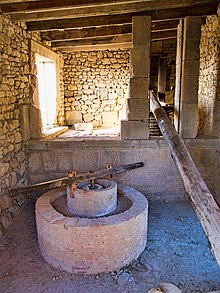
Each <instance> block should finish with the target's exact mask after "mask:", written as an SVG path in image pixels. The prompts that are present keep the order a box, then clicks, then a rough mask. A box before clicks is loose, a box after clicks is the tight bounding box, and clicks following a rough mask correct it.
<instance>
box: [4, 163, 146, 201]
mask: <svg viewBox="0 0 220 293" xmlns="http://www.w3.org/2000/svg"><path fill="white" fill-rule="evenodd" d="M143 166H144V163H143V162H138V163H133V164H128V165H122V166H118V167H111V168H108V169H102V170H98V171H94V172H89V173H82V174H78V175H76V176H74V177H72V178H70V177H63V178H59V179H55V180H50V181H46V182H41V183H37V184H33V185H30V186H24V187H18V188H11V189H9V190H8V194H9V196H11V197H18V196H21V195H23V194H27V193H31V192H37V191H43V190H48V189H54V188H59V187H62V186H67V185H70V184H73V183H77V182H81V181H88V180H92V179H98V178H104V177H106V176H108V175H113V174H119V173H122V172H126V171H130V170H133V169H137V168H141V167H143Z"/></svg>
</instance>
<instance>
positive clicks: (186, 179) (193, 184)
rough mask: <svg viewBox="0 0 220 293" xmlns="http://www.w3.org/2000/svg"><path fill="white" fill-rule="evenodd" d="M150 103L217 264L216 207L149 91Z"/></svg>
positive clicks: (219, 222) (219, 227)
mask: <svg viewBox="0 0 220 293" xmlns="http://www.w3.org/2000/svg"><path fill="white" fill-rule="evenodd" d="M150 107H151V111H152V112H153V114H154V116H155V118H156V120H157V123H158V125H159V127H160V130H161V132H162V134H163V137H164V139H165V141H166V142H167V144H168V146H169V148H170V150H171V154H172V157H173V159H174V162H175V163H176V166H177V168H178V170H179V173H180V175H181V177H182V180H183V183H184V186H185V189H186V192H187V193H188V194H189V196H190V200H191V203H192V206H193V208H194V210H195V212H196V214H197V217H198V219H199V221H200V223H201V225H202V227H203V230H204V232H205V235H206V236H207V239H208V241H209V243H210V246H211V250H212V253H213V255H214V257H215V259H216V261H217V263H218V265H219V267H220V209H219V207H218V205H217V203H216V202H215V200H214V198H213V196H212V194H211V192H210V191H209V189H208V187H207V185H206V183H205V182H204V180H203V179H202V176H201V175H200V173H199V171H198V169H197V168H196V165H195V164H194V162H193V160H192V158H191V156H190V153H189V151H188V150H187V148H186V146H185V144H184V142H183V140H182V139H181V138H180V136H179V135H178V133H177V132H176V130H175V129H174V127H173V125H172V123H171V122H170V120H169V118H168V116H167V114H166V113H165V111H164V109H163V108H162V107H161V105H160V103H159V102H158V100H157V98H156V96H155V94H154V93H153V92H150Z"/></svg>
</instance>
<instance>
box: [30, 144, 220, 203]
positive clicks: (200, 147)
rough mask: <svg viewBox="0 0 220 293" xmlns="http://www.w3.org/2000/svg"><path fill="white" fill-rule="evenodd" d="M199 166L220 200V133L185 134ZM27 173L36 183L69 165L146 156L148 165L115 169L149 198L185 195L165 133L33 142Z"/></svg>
mask: <svg viewBox="0 0 220 293" xmlns="http://www.w3.org/2000/svg"><path fill="white" fill-rule="evenodd" d="M185 143H186V146H187V148H188V149H189V151H190V153H191V155H192V157H193V159H194V161H195V164H196V166H197V167H198V169H199V171H200V172H201V175H202V176H203V178H204V180H205V182H206V183H207V185H208V187H209V188H210V191H211V192H212V193H213V195H214V196H215V198H216V200H217V201H218V203H219V204H220V196H219V195H220V185H219V180H220V170H219V166H220V164H219V152H220V141H219V139H210V140H208V139H188V140H185ZM27 150H28V154H29V179H30V181H31V182H32V183H37V182H41V181H45V180H50V179H55V178H60V177H64V176H66V175H67V171H68V170H69V169H74V170H76V171H77V173H82V172H89V171H90V170H98V169H102V168H105V164H106V162H109V163H110V164H111V165H112V166H113V167H115V166H118V165H124V164H130V163H135V162H139V161H142V162H144V167H143V168H140V169H136V170H132V171H129V172H125V173H121V174H118V175H114V176H113V178H114V179H115V180H116V181H118V182H121V183H124V184H126V185H130V186H131V187H133V188H136V189H137V190H139V191H141V192H142V193H144V194H145V195H147V197H148V198H149V199H153V200H155V199H158V198H160V199H161V198H164V199H169V200H174V199H177V198H180V199H183V198H184V195H185V191H184V187H183V184H182V180H181V177H180V175H179V172H178V170H177V168H176V166H175V163H174V161H173V159H172V158H171V154H170V151H169V148H168V146H167V145H166V143H165V141H164V140H163V139H153V140H129V141H128V140H114V139H113V140H108V141H106V140H93V141H91V140H87V141H86V140H81V141H71V142H68V141H59V140H54V141H47V142H43V141H39V142H33V141H32V142H29V143H28V145H27Z"/></svg>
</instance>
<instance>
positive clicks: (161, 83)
mask: <svg viewBox="0 0 220 293" xmlns="http://www.w3.org/2000/svg"><path fill="white" fill-rule="evenodd" d="M166 77H167V71H166V65H165V58H161V57H160V59H159V64H158V92H159V93H161V94H165V92H166Z"/></svg>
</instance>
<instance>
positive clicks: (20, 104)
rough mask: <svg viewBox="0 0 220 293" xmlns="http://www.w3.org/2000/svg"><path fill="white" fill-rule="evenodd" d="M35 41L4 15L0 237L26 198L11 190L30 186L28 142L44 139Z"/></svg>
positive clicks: (0, 24) (0, 38)
mask: <svg viewBox="0 0 220 293" xmlns="http://www.w3.org/2000/svg"><path fill="white" fill-rule="evenodd" d="M33 40H35V41H37V42H38V43H39V42H40V35H39V33H27V32H26V30H25V27H23V26H22V24H20V23H16V24H15V23H12V22H11V20H10V18H9V17H6V16H3V15H0V51H1V62H0V237H1V236H2V234H3V233H4V231H5V228H6V227H7V226H8V225H9V224H10V222H11V221H12V215H13V213H14V212H16V211H18V210H19V206H20V205H22V204H23V203H24V199H23V198H22V197H20V198H17V199H14V200H12V199H11V198H9V197H8V196H7V190H8V188H10V187H15V186H16V187H17V186H23V185H27V184H28V178H27V173H28V172H27V168H28V166H27V157H26V141H28V140H29V139H30V138H37V137H39V136H40V121H39V119H40V112H39V109H38V108H39V102H38V93H37V90H36V88H37V77H36V64H35V58H34V53H35V52H31V42H32V41H33ZM47 50H49V49H47ZM52 53H53V52H52ZM53 54H55V53H53ZM55 55H56V54H55ZM57 58H58V59H59V62H60V65H61V66H60V67H61V70H60V71H59V72H58V76H59V79H60V88H59V90H60V93H59V105H64V102H63V99H64V94H63V93H64V89H63V86H62V84H63V83H62V55H61V54H60V55H59V57H57ZM58 123H59V124H63V123H64V107H63V106H62V107H61V106H60V108H59V111H58Z"/></svg>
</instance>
